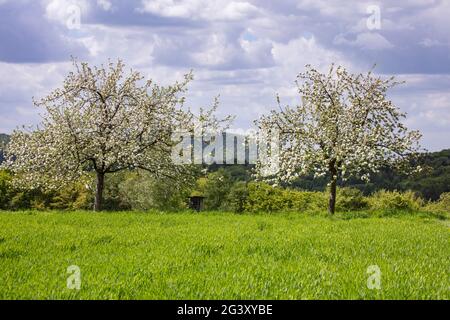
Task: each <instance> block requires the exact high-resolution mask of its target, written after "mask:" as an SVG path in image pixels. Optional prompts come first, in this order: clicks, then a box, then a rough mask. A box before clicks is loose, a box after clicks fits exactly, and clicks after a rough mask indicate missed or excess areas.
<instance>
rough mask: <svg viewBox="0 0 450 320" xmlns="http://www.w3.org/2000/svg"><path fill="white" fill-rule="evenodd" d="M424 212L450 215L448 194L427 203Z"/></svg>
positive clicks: (449, 197) (449, 193)
mask: <svg viewBox="0 0 450 320" xmlns="http://www.w3.org/2000/svg"><path fill="white" fill-rule="evenodd" d="M425 211H428V212H435V213H442V214H443V215H444V216H447V215H448V214H450V192H445V193H443V194H441V196H440V197H439V200H438V201H436V202H430V203H428V204H427V205H426V206H425Z"/></svg>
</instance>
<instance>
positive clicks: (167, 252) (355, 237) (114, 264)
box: [0, 212, 450, 299]
mask: <svg viewBox="0 0 450 320" xmlns="http://www.w3.org/2000/svg"><path fill="white" fill-rule="evenodd" d="M449 244H450V233H449V227H448V223H447V221H439V220H435V219H427V218H424V217H408V216H403V217H397V218H367V219H357V218H355V219H349V220H343V219H330V218H326V217H311V216H306V215H302V214H273V215H235V214H223V213H202V214H192V213H177V214H175V213H174V214H158V213H101V214H98V213H95V214H94V213H88V212H84V213H83V212H76V213H58V212H51V213H47V212H28V213H27V212H24V213H9V212H3V213H0V298H1V299H338V298H344V299H392V298H393V299H430V298H436V299H449V298H450V291H449V290H450V278H449V274H450V272H449V271H450V263H449V262H450V260H449V259H450V246H449ZM70 265H76V266H78V267H79V268H80V270H81V289H80V290H70V289H68V288H67V285H66V282H67V278H68V277H69V276H70V274H69V273H67V268H68V267H69V266H70ZM371 265H377V266H378V267H379V268H380V270H381V288H380V289H379V290H377V289H372V290H371V289H369V288H368V287H367V279H368V277H369V276H370V275H371V274H368V273H367V268H368V267H369V266H371Z"/></svg>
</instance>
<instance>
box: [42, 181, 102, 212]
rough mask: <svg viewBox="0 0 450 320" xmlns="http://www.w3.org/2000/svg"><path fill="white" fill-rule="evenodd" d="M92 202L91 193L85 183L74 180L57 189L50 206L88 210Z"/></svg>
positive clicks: (61, 208)
mask: <svg viewBox="0 0 450 320" xmlns="http://www.w3.org/2000/svg"><path fill="white" fill-rule="evenodd" d="M93 203H94V198H93V193H92V191H91V190H90V189H89V188H87V186H86V183H85V182H84V181H76V182H74V183H72V184H70V185H69V186H66V187H65V188H63V189H61V190H60V191H58V192H57V193H56V195H55V196H54V197H53V198H52V201H51V203H50V207H51V208H52V209H59V210H89V209H92V207H93Z"/></svg>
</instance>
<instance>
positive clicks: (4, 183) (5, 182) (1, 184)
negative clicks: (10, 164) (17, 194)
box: [0, 170, 12, 209]
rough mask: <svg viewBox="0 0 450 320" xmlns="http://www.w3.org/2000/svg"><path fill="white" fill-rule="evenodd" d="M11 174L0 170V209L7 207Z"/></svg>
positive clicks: (9, 196)
mask: <svg viewBox="0 0 450 320" xmlns="http://www.w3.org/2000/svg"><path fill="white" fill-rule="evenodd" d="M11 179H12V177H11V175H10V174H9V173H8V172H6V171H5V170H0V209H8V208H9V201H10V198H11V192H12V191H11Z"/></svg>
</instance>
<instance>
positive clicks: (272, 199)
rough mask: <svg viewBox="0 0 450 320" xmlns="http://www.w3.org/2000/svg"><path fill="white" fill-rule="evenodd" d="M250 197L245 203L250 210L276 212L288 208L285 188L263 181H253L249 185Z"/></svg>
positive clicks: (245, 206) (246, 208) (246, 209)
mask: <svg viewBox="0 0 450 320" xmlns="http://www.w3.org/2000/svg"><path fill="white" fill-rule="evenodd" d="M247 188H248V197H247V201H246V203H245V205H244V208H245V211H249V212H260V211H265V212H274V211H281V210H285V209H287V207H288V205H287V203H286V201H285V200H286V199H285V197H284V194H283V189H281V188H277V187H273V186H271V185H269V184H267V183H263V182H251V183H249V184H248V186H247Z"/></svg>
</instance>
